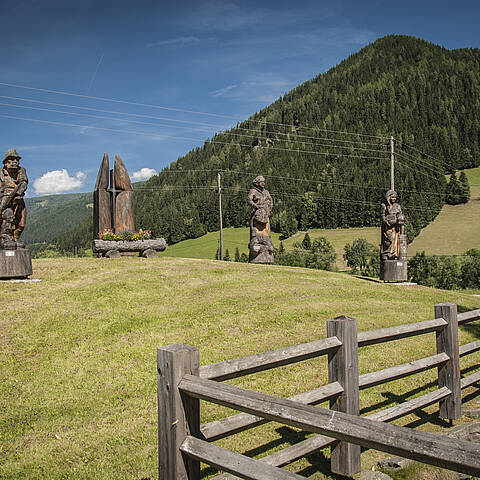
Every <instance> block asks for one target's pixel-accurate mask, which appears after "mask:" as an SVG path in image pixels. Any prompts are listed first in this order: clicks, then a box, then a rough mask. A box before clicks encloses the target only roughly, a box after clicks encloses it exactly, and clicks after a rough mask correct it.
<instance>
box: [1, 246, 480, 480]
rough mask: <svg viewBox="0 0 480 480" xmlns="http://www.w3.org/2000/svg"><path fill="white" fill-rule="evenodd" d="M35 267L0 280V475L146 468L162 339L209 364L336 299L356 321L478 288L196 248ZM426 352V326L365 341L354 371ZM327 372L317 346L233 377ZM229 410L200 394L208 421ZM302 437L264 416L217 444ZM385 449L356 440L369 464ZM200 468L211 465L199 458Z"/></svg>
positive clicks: (275, 343)
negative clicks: (248, 259)
mask: <svg viewBox="0 0 480 480" xmlns="http://www.w3.org/2000/svg"><path fill="white" fill-rule="evenodd" d="M167 252H169V250H167ZM33 268H34V275H33V277H34V278H36V279H39V280H41V282H38V283H2V292H3V295H2V299H1V300H0V305H1V310H2V316H1V318H0V365H1V368H0V458H1V459H2V461H1V462H0V478H1V479H2V480H13V479H15V480H19V479H28V480H40V479H42V480H63V479H70V478H72V479H73V478H75V479H76V480H84V479H85V480H86V479H94V478H95V479H97V478H98V479H102V480H110V479H112V480H113V479H115V480H118V479H135V480H147V479H149V480H154V479H156V478H157V476H158V473H157V457H156V456H157V418H156V415H157V405H156V349H157V348H158V347H161V346H164V345H168V344H171V343H175V342H180V343H184V344H188V345H192V346H195V347H197V348H199V349H200V358H201V363H202V364H208V363H213V362H218V361H222V360H226V359H231V358H235V357H239V356H244V355H250V354H253V353H258V352H263V351H267V350H272V349H277V348H280V347H284V346H289V345H294V344H298V343H302V342H309V341H312V340H314V339H319V338H324V337H325V336H326V327H325V324H326V321H327V320H328V319H329V318H333V317H335V316H338V315H342V314H344V315H349V316H352V317H355V318H357V320H358V327H359V330H360V331H364V330H371V329H376V328H381V327H388V326H393V325H399V324H403V323H410V322H416V321H421V320H428V319H431V318H433V307H434V305H435V304H436V303H440V302H446V301H448V302H454V303H457V304H458V305H459V309H460V310H461V311H465V310H470V309H474V308H480V297H476V296H473V295H471V294H467V293H466V292H458V291H442V290H435V289H430V288H426V287H421V286H395V285H388V284H383V283H376V282H372V281H366V280H363V279H360V278H356V277H352V276H349V275H345V274H342V273H331V272H324V271H317V270H309V269H301V268H292V267H281V266H266V265H250V264H244V263H234V262H219V261H214V260H205V259H192V258H190V259H187V258H171V257H162V258H155V259H143V258H138V257H130V258H128V257H127V258H121V259H111V260H109V259H94V258H72V259H66V258H61V259H42V260H35V261H34V265H33ZM479 337H480V329H479V327H478V325H476V324H475V323H474V324H470V325H467V326H465V327H462V328H461V329H460V340H461V343H462V344H464V343H468V342H471V341H474V340H477V339H478V338H479ZM434 353H435V336H434V334H433V333H431V334H426V335H422V336H419V337H414V338H409V339H405V340H401V341H395V342H390V343H387V344H381V345H374V346H371V347H366V348H362V349H361V350H360V360H359V363H360V373H366V372H369V371H374V370H378V369H383V368H387V367H391V366H393V365H396V364H401V363H405V362H408V361H411V360H414V359H418V358H421V357H424V356H427V355H431V354H434ZM461 365H462V370H463V372H464V373H467V374H468V373H472V372H473V371H476V370H478V368H480V362H479V357H478V354H474V355H470V356H468V357H464V358H462V359H461ZM435 378H436V371H426V372H423V373H420V374H417V375H415V376H414V377H410V378H407V379H403V380H399V381H394V382H390V383H388V384H385V385H381V386H378V387H374V388H371V389H368V390H363V391H362V392H361V409H362V413H363V414H367V413H371V412H373V411H375V410H378V409H380V408H386V407H388V406H391V405H393V404H395V403H396V402H401V401H405V400H407V399H411V398H413V397H415V396H417V395H421V394H423V393H426V392H428V391H430V390H432V389H434V388H435ZM326 382H327V365H326V359H325V358H323V357H322V358H320V359H315V360H310V361H307V362H302V363H299V364H296V365H295V366H289V367H281V368H278V369H276V370H272V371H270V372H263V373H258V374H254V375H250V376H247V377H244V378H242V379H237V380H234V381H232V383H233V384H235V385H239V386H242V387H245V388H249V389H252V390H256V391H260V392H265V393H270V394H273V395H278V396H282V397H287V396H291V395H294V394H296V393H299V392H302V391H306V390H310V389H313V388H315V387H317V386H319V385H322V384H325V383H326ZM463 393H464V396H465V399H466V401H467V402H468V405H470V406H474V407H480V402H479V397H478V396H477V395H478V390H477V389H475V388H473V387H471V388H470V389H469V390H468V391H464V392H463ZM437 409H438V406H435V405H433V406H431V407H429V408H427V409H424V410H422V411H421V412H418V413H417V414H412V415H409V416H408V417H405V418H404V419H402V420H399V421H397V423H398V424H401V425H409V426H415V427H417V428H420V429H424V430H428V431H439V430H441V429H442V428H444V427H447V424H446V423H444V422H440V421H439V420H438V418H437V416H436V411H437ZM229 413H230V411H228V410H227V409H225V408H221V407H217V406H215V405H211V404H208V403H205V402H202V411H201V415H202V422H208V421H211V420H214V419H218V418H221V417H223V416H225V415H228V414H229ZM461 421H464V419H462V420H461ZM303 438H304V436H303V434H302V433H301V432H299V431H298V430H297V429H294V428H289V427H282V426H280V425H278V424H275V423H270V424H267V425H264V426H260V427H257V428H255V429H253V430H251V431H248V432H242V433H240V434H238V435H235V436H233V437H230V438H228V439H224V440H222V441H220V442H219V444H220V445H222V446H225V447H228V448H230V449H233V450H235V451H237V452H241V453H247V454H249V455H252V456H254V457H261V456H263V455H266V454H268V453H271V452H273V451H276V450H278V449H281V448H283V447H286V446H289V445H291V444H292V443H295V442H297V441H299V440H301V439H303ZM384 456H386V455H385V454H382V453H379V452H375V451H373V450H367V451H365V452H364V453H363V454H362V465H363V468H365V469H371V468H372V466H373V465H374V464H375V463H376V461H377V460H378V459H379V458H382V457H384ZM328 457H329V453H328V450H324V451H321V452H319V453H317V454H315V455H311V456H309V457H308V458H307V459H303V460H299V461H297V462H295V463H294V464H292V465H290V466H288V467H286V468H288V469H289V470H291V471H294V472H297V473H299V474H301V475H304V476H308V477H309V478H312V479H325V478H329V476H328ZM202 472H203V478H211V477H212V476H213V475H214V474H215V472H214V470H213V469H210V468H207V467H205V466H203V468H202Z"/></svg>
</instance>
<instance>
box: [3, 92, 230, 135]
mask: <svg viewBox="0 0 480 480" xmlns="http://www.w3.org/2000/svg"><path fill="white" fill-rule="evenodd" d="M0 98H6V99H8V100H20V101H22V102H31V103H40V104H42V105H52V106H55V107H66V108H76V109H78V110H87V111H91V112H102V113H113V114H116V115H127V116H131V117H139V118H150V119H154V120H162V121H168V122H174V123H186V124H192V125H201V126H204V127H209V128H223V127H220V126H218V125H213V124H211V123H204V122H194V121H191V120H178V119H175V118H168V117H157V116H154V115H145V114H141V113H129V112H119V111H118V110H105V109H101V108H91V107H80V106H78V105H70V104H67V103H56V102H45V101H42V100H34V99H31V98H23V97H11V96H8V95H0ZM172 126H173V125H172Z"/></svg>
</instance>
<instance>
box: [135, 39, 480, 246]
mask: <svg viewBox="0 0 480 480" xmlns="http://www.w3.org/2000/svg"><path fill="white" fill-rule="evenodd" d="M479 96H480V51H478V50H468V49H461V50H455V51H448V50H446V49H444V48H442V47H439V46H436V45H433V44H431V43H428V42H425V41H423V40H420V39H416V38H412V37H402V36H389V37H385V38H383V39H380V40H378V41H376V42H374V43H373V44H371V45H369V46H367V47H366V48H364V49H362V50H361V51H360V52H358V53H357V54H355V55H352V56H351V57H349V58H348V59H346V60H345V61H343V62H341V63H340V64H339V65H338V66H336V67H334V68H332V69H331V70H330V71H328V72H326V73H324V74H322V75H319V76H318V77H316V78H315V79H313V80H310V81H308V82H306V83H304V84H303V85H300V86H299V87H297V88H295V89H294V90H292V91H291V92H289V93H288V94H286V95H285V96H284V97H282V98H280V99H279V100H278V101H276V102H275V103H273V104H272V105H270V106H269V107H267V108H265V109H264V110H262V111H261V112H259V113H257V114H255V115H253V116H252V117H251V118H249V119H248V120H246V121H245V122H243V123H241V124H240V125H238V126H237V127H235V128H233V129H231V130H230V131H228V132H223V133H219V134H218V135H215V136H214V137H213V138H212V139H210V140H208V141H207V142H205V145H204V146H203V147H202V148H197V149H195V150H194V151H191V152H189V153H188V154H186V155H185V156H184V157H182V158H179V159H178V160H177V161H176V162H173V163H172V164H171V166H170V167H169V168H167V169H165V170H164V171H162V172H160V174H159V175H158V176H155V177H152V178H151V179H150V180H149V181H148V182H147V183H146V187H148V189H149V190H145V191H141V192H139V193H138V195H137V197H136V212H137V223H138V225H140V226H142V227H145V228H149V229H151V230H152V231H153V232H154V234H155V235H162V236H165V237H166V239H167V241H168V242H169V243H175V242H178V241H181V240H183V239H186V238H194V237H197V236H201V235H203V234H204V233H205V231H212V230H216V229H217V215H216V209H217V207H216V203H217V198H216V193H215V186H216V170H224V173H223V175H222V181H223V185H224V189H223V191H224V199H223V202H224V211H225V226H227V227H228V226H234V227H240V226H246V225H247V224H248V209H247V208H246V206H245V196H246V190H248V189H249V188H250V185H251V181H252V179H253V178H254V176H255V175H257V174H259V173H261V174H263V175H265V176H266V178H267V188H268V189H269V190H270V192H271V193H272V195H273V197H274V199H275V202H276V205H275V207H274V211H273V214H272V218H271V222H272V228H273V230H275V231H278V232H282V233H284V234H286V235H287V236H288V235H290V234H292V233H294V232H295V231H296V230H297V229H301V230H305V229H309V228H338V227H360V226H375V225H377V224H378V207H377V205H378V204H379V203H380V202H381V201H384V195H385V191H386V190H387V189H388V188H389V143H390V142H389V140H390V136H391V135H393V136H394V137H395V138H396V144H395V148H396V152H397V165H396V188H397V189H398V190H399V193H400V201H401V203H402V205H403V206H404V210H405V212H406V214H407V221H408V224H409V228H408V231H409V235H410V240H411V239H413V237H414V235H415V234H417V233H418V232H419V231H420V229H421V228H422V227H424V226H426V225H427V224H428V223H429V222H430V221H431V220H432V219H433V218H435V216H436V215H437V213H438V212H439V211H440V209H441V207H442V206H443V196H442V195H443V192H444V189H445V179H444V176H443V174H444V173H446V172H448V171H451V170H452V169H454V168H466V167H473V166H476V165H478V164H479V162H480V155H479V138H480V105H479V104H478V102H472V98H478V97H479ZM342 132H356V133H358V134H363V135H366V136H356V135H345V134H344V133H342ZM416 149H419V150H421V151H424V152H426V153H427V154H428V155H430V156H422V155H421V154H420V153H419V152H418V151H417V150H416ZM437 159H438V160H437ZM199 170H202V171H199Z"/></svg>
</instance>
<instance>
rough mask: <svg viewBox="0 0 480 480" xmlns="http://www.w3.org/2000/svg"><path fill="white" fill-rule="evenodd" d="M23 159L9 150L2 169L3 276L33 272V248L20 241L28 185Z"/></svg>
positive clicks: (0, 258)
mask: <svg viewBox="0 0 480 480" xmlns="http://www.w3.org/2000/svg"><path fill="white" fill-rule="evenodd" d="M20 158H22V157H20V155H19V154H18V153H17V151H16V150H15V149H13V148H11V149H9V150H8V151H7V153H6V154H5V156H4V158H3V168H2V169H1V170H0V278H26V277H28V276H29V275H31V274H32V260H31V256H30V251H29V250H28V249H27V248H25V245H24V244H23V243H22V242H21V241H20V240H19V238H20V235H21V233H22V232H23V229H24V228H25V224H26V219H27V211H26V209H25V202H24V200H23V197H24V195H25V191H26V190H27V184H28V178H27V172H26V171H25V168H24V167H21V166H20Z"/></svg>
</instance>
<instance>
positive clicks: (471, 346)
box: [458, 340, 480, 357]
mask: <svg viewBox="0 0 480 480" xmlns="http://www.w3.org/2000/svg"><path fill="white" fill-rule="evenodd" d="M478 350H480V340H476V341H475V342H471V343H467V344H466V345H460V348H459V349H458V354H459V355H460V357H464V356H465V355H470V353H474V352H477V351H478Z"/></svg>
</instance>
